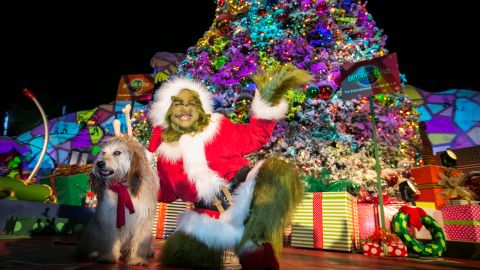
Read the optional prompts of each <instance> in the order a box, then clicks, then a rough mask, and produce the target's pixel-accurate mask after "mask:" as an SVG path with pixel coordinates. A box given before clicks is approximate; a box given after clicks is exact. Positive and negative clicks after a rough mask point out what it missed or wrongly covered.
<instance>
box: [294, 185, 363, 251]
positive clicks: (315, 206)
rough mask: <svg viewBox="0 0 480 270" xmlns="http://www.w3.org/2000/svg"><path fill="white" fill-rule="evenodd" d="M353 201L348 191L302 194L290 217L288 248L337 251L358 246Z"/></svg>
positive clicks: (357, 228)
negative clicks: (289, 241)
mask: <svg viewBox="0 0 480 270" xmlns="http://www.w3.org/2000/svg"><path fill="white" fill-rule="evenodd" d="M357 211H358V210H357V199H356V198H355V197H353V196H352V195H350V194H349V193H348V192H345V191H341V192H314V193H309V192H306V193H305V195H304V198H303V200H302V202H301V203H300V204H299V205H298V206H297V208H296V210H295V211H294V213H293V216H292V246H293V247H306V248H318V249H330V250H341V251H353V250H355V249H356V248H357V247H359V244H360V243H359V240H360V239H359V238H360V237H359V226H358V212H357Z"/></svg>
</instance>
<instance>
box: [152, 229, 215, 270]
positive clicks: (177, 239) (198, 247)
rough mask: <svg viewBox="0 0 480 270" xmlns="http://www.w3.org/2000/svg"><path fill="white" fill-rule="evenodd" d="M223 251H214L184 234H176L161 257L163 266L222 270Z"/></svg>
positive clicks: (167, 241)
mask: <svg viewBox="0 0 480 270" xmlns="http://www.w3.org/2000/svg"><path fill="white" fill-rule="evenodd" d="M222 254H223V251H219V250H213V249H211V248H209V247H207V245H205V244H204V243H202V242H200V241H198V240H196V239H195V238H193V237H191V236H188V235H186V234H184V233H182V232H175V233H174V234H172V235H171V236H170V237H168V238H167V240H166V241H165V245H164V246H163V248H162V253H161V255H160V261H161V262H162V264H163V265H170V266H184V267H191V268H206V269H220V268H221V266H222Z"/></svg>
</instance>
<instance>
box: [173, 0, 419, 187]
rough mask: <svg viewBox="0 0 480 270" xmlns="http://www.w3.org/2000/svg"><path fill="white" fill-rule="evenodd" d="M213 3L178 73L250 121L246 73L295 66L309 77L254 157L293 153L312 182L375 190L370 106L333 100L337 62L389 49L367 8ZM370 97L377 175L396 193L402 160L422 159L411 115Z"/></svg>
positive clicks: (405, 104)
mask: <svg viewBox="0 0 480 270" xmlns="http://www.w3.org/2000/svg"><path fill="white" fill-rule="evenodd" d="M216 3H217V9H216V18H215V20H214V22H213V24H212V26H211V27H210V29H209V30H208V31H207V32H206V33H205V34H204V36H203V37H202V38H201V39H200V40H199V41H198V43H197V44H196V45H195V46H194V47H191V48H190V49H189V50H188V52H187V57H186V59H185V60H184V61H183V63H182V64H181V65H180V68H179V73H180V74H183V75H186V76H189V77H193V78H197V79H199V80H202V81H203V82H204V83H205V84H206V85H208V86H209V89H210V91H212V93H214V96H215V106H216V109H217V110H218V111H221V112H223V113H225V114H226V115H228V116H229V117H230V118H231V119H232V120H233V121H236V122H242V121H248V111H247V109H248V104H249V101H250V100H251V96H252V95H253V93H254V89H255V85H254V84H253V82H252V81H251V79H250V76H251V75H252V74H253V73H254V72H256V71H258V70H268V69H272V68H274V67H276V66H278V65H283V64H286V63H291V64H294V65H296V66H297V67H299V68H302V69H305V70H307V71H309V72H311V74H312V75H313V76H314V77H315V81H313V82H311V83H309V84H308V85H305V86H304V88H303V89H292V90H291V91H289V92H288V94H287V99H288V100H289V101H290V113H289V114H288V116H287V119H286V120H285V121H281V122H279V123H278V125H277V128H276V130H275V131H274V135H273V138H272V140H271V143H270V144H269V145H268V146H266V147H264V149H262V150H261V151H260V152H259V153H257V154H256V155H253V156H251V160H252V161H256V160H258V159H260V158H263V157H264V156H265V155H268V154H274V153H275V154H281V155H283V156H288V157H289V158H292V159H294V160H295V162H297V163H298V164H299V165H300V166H301V167H302V168H303V170H304V171H305V173H306V176H308V177H309V178H312V177H313V178H315V179H323V180H325V178H328V179H329V180H330V181H331V182H335V181H340V180H345V179H349V180H351V181H353V182H355V183H357V184H359V185H364V186H367V187H371V189H372V190H373V189H374V187H373V186H374V185H375V181H376V180H375V170H374V164H375V160H374V158H373V150H372V148H373V147H372V142H371V137H372V131H371V123H370V118H369V117H370V116H369V107H368V102H365V100H351V101H343V100H341V99H339V98H338V97H339V96H341V89H340V72H339V70H340V67H341V65H342V64H344V63H349V62H357V61H362V60H366V59H370V58H373V57H378V56H383V55H385V54H388V51H387V50H386V49H385V48H384V46H385V41H386V36H384V35H382V31H381V30H380V29H379V28H378V27H376V25H375V22H374V20H373V17H372V16H371V15H370V14H369V13H368V12H367V9H366V4H365V3H363V2H362V1H358V2H354V1H350V0H317V1H315V0H313V1H310V0H300V1H299V0H278V1H275V0H256V1H247V0H219V1H217V2H216ZM375 101H376V104H375V113H376V115H377V119H376V120H377V133H378V136H379V145H380V162H381V166H382V169H383V171H382V173H383V176H384V179H385V180H386V183H387V184H388V185H389V186H390V187H391V188H390V191H391V192H392V191H393V187H394V186H395V183H396V178H397V177H399V176H400V177H401V176H402V174H401V172H402V171H403V170H404V169H405V168H404V166H405V165H408V164H416V165H420V164H421V163H422V160H421V157H420V154H419V150H418V147H417V144H418V141H419V137H418V135H417V130H418V125H417V114H416V112H415V110H414V109H413V107H412V104H411V102H410V100H409V99H407V98H406V97H404V96H402V95H400V94H397V95H377V96H376V97H375ZM400 164H402V165H400ZM403 176H406V175H405V173H404V174H403Z"/></svg>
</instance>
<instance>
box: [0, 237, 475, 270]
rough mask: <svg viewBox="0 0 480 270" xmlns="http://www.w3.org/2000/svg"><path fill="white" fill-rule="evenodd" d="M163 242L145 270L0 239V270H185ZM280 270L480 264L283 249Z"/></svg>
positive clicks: (60, 243)
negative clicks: (167, 262)
mask: <svg viewBox="0 0 480 270" xmlns="http://www.w3.org/2000/svg"><path fill="white" fill-rule="evenodd" d="M162 244H163V241H157V242H156V244H155V258H153V259H152V260H151V263H150V265H148V266H146V267H128V266H126V265H124V264H122V263H118V264H98V263H94V262H91V261H86V260H85V261H79V260H78V259H75V258H73V256H72V254H73V249H74V241H72V239H68V238H59V237H35V238H24V239H8V240H0V269H15V270H20V269H32V270H37V269H48V270H50V269H51V270H60V269H61V270H87V269H94V270H97V269H98V270H107V269H109V270H114V269H172V270H173V269H177V270H181V269H185V268H172V267H165V266H162V265H160V264H159V262H158V261H157V258H158V256H159V254H160V253H161V249H162ZM225 269H241V267H240V265H238V262H237V260H236V258H235V257H233V256H232V257H230V258H229V259H227V261H226V263H225ZM281 269H285V270H309V269H329V270H330V269H332V270H336V269H339V270H340V269H342V270H349V269H368V270H373V269H386V270H397V269H409V270H416V269H422V270H423V269H440V270H447V269H452V270H453V269H480V261H471V260H461V259H450V258H435V259H428V258H392V257H369V256H364V255H361V254H351V253H342V252H332V251H321V250H307V249H297V248H291V247H285V248H284V251H283V257H282V259H281Z"/></svg>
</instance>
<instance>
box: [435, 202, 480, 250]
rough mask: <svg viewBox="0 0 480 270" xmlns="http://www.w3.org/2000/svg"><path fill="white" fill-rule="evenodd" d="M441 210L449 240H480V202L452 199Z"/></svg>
mask: <svg viewBox="0 0 480 270" xmlns="http://www.w3.org/2000/svg"><path fill="white" fill-rule="evenodd" d="M441 212H442V217H443V223H444V230H445V235H446V238H447V240H453V241H463V242H477V243H478V242H480V205H479V202H477V201H466V200H450V201H447V202H446V205H445V206H444V207H443V208H442V209H441Z"/></svg>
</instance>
